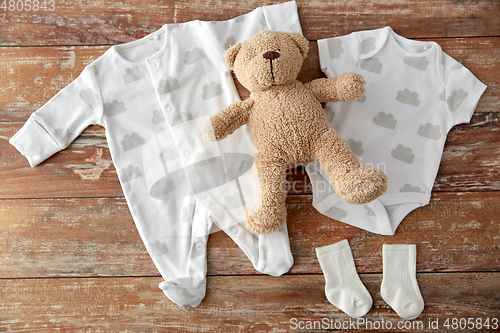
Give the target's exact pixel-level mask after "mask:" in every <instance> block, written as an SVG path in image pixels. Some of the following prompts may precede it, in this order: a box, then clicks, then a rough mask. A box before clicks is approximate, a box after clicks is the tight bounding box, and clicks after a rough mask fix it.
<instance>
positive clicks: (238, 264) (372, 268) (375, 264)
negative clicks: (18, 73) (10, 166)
mask: <svg viewBox="0 0 500 333" xmlns="http://www.w3.org/2000/svg"><path fill="white" fill-rule="evenodd" d="M499 198H500V192H479V193H439V194H435V195H433V197H432V200H431V203H430V204H429V205H428V206H426V207H423V208H420V209H418V210H416V211H414V212H412V213H411V214H410V215H409V216H408V217H407V218H406V219H405V220H404V221H403V223H402V224H401V226H400V227H399V229H398V231H397V232H396V235H395V236H392V237H389V236H380V235H375V234H372V233H369V232H366V231H362V230H360V229H357V228H354V227H351V226H348V225H346V224H343V223H340V222H337V221H335V220H332V219H329V218H327V217H325V216H323V215H321V214H319V213H318V212H317V211H316V210H315V209H314V208H313V207H312V205H311V197H310V196H290V197H289V198H288V200H287V208H288V229H289V234H290V242H291V247H292V252H293V255H294V258H295V265H294V267H293V268H292V270H291V271H290V272H291V273H292V274H304V273H319V272H320V268H319V265H318V261H317V258H316V255H315V252H314V249H315V248H316V247H319V246H324V245H328V244H332V243H334V242H337V241H340V240H342V239H345V238H347V239H348V240H349V242H350V244H351V247H352V249H353V253H354V258H355V259H356V263H357V267H358V271H360V272H364V273H374V272H376V273H379V272H381V271H382V257H381V255H382V245H381V244H383V243H395V244H397V243H403V244H417V249H418V250H417V252H418V260H417V263H418V266H417V268H418V270H419V271H422V272H423V271H425V272H435V271H449V272H455V271H500V256H499V254H500V252H499V251H500V250H499V249H500V238H499V237H498V235H500V224H499V223H498V216H499V215H500V206H499V205H498V200H499ZM0 264H1V267H2V269H1V270H0V278H24V277H54V276H72V277H78V276H139V275H158V272H157V270H156V268H155V267H154V265H153V263H152V261H151V259H150V258H149V256H148V254H147V253H146V251H145V249H144V246H143V244H142V241H141V240H140V238H139V235H138V233H137V231H136V229H135V226H134V223H133V221H132V218H131V216H130V213H129V211H128V208H127V206H126V203H125V200H124V199H119V198H108V199H94V198H90V199H49V200H45V199H43V200H0ZM208 274H209V275H228V274H258V273H257V272H256V271H255V270H254V268H253V266H252V265H251V263H250V262H249V260H248V259H247V258H246V256H245V255H244V254H243V252H242V251H241V250H240V249H239V248H238V247H237V246H236V245H235V244H234V242H233V241H232V240H231V239H230V238H229V237H228V236H227V235H225V234H224V233H223V232H216V233H213V234H211V235H210V237H209V244H208Z"/></svg>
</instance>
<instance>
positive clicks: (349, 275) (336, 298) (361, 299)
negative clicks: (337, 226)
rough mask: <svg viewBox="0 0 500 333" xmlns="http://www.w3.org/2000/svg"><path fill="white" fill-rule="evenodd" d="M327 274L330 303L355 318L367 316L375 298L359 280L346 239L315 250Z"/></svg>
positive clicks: (326, 287)
mask: <svg viewBox="0 0 500 333" xmlns="http://www.w3.org/2000/svg"><path fill="white" fill-rule="evenodd" d="M316 255H317V256H318V260H319V264H320V265H321V269H322V270H323V274H324V275H325V280H326V286H325V293H326V298H328V301H330V303H332V304H333V305H335V306H336V307H338V308H339V309H340V310H342V311H344V312H345V313H347V314H348V315H349V316H351V317H353V318H359V317H362V316H364V315H365V314H366V313H368V311H370V309H371V307H372V298H371V296H370V294H369V293H368V290H366V288H365V286H364V285H363V283H362V282H361V280H360V279H359V276H358V274H357V273H356V267H355V266H354V259H353V258H352V252H351V248H350V247H349V243H348V242H347V239H344V240H343V241H340V242H338V243H335V244H331V245H328V246H323V247H319V248H316Z"/></svg>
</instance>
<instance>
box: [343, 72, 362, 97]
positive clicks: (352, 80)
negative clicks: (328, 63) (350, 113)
mask: <svg viewBox="0 0 500 333" xmlns="http://www.w3.org/2000/svg"><path fill="white" fill-rule="evenodd" d="M365 84H366V82H365V80H364V79H363V76H361V75H360V74H358V73H352V72H351V73H344V74H342V75H340V76H339V77H338V78H337V81H336V85H337V98H338V100H339V101H341V102H352V101H355V100H357V99H358V98H359V97H361V96H362V95H363V94H364V93H365V87H364V85H365Z"/></svg>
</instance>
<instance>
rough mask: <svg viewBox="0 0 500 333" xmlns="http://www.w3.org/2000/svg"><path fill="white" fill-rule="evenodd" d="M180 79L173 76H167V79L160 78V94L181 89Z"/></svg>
mask: <svg viewBox="0 0 500 333" xmlns="http://www.w3.org/2000/svg"><path fill="white" fill-rule="evenodd" d="M180 87H181V86H180V85H179V80H177V79H175V78H173V77H167V78H166V79H162V80H160V82H159V83H158V94H160V95H165V94H167V93H169V92H172V91H174V90H177V89H179V88H180Z"/></svg>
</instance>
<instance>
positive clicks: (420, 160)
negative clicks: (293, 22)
mask: <svg viewBox="0 0 500 333" xmlns="http://www.w3.org/2000/svg"><path fill="white" fill-rule="evenodd" d="M318 48H319V55H320V63H321V68H322V70H323V71H324V72H325V74H326V75H327V76H328V77H333V76H338V75H340V74H342V73H344V72H351V71H352V72H356V73H359V74H361V75H363V77H364V79H365V80H366V86H365V88H366V93H365V94H364V95H363V96H362V97H361V98H359V99H358V100H357V101H354V102H350V103H328V104H327V105H326V108H325V112H326V113H327V116H328V120H329V122H330V125H331V126H332V127H333V128H335V130H337V131H338V133H339V134H340V135H341V136H342V138H344V140H346V141H347V143H348V144H349V146H350V147H351V149H352V150H353V152H354V153H355V154H356V156H357V157H358V159H359V161H360V163H361V164H362V165H365V166H373V167H376V168H378V169H380V170H382V171H384V172H386V174H387V177H388V190H387V192H386V193H385V194H384V195H383V196H381V197H379V198H378V199H377V200H375V201H373V202H371V203H369V204H367V205H350V204H347V203H345V202H343V201H341V200H340V198H339V197H338V196H337V195H336V194H335V193H334V190H333V188H332V187H331V186H330V185H329V183H328V179H327V178H326V177H325V175H324V174H323V172H322V171H321V168H320V167H319V165H318V163H317V161H316V162H313V163H311V164H309V165H308V166H307V171H308V174H309V177H310V178H311V182H312V185H313V191H314V200H313V205H314V206H315V207H316V208H317V209H318V211H320V212H321V213H323V214H325V215H327V216H330V217H332V218H334V219H337V220H340V221H342V222H345V223H348V224H351V225H354V226H357V227H359V228H362V229H365V230H368V231H371V232H374V233H378V234H383V235H392V234H394V232H395V231H396V228H397V227H398V225H399V224H400V222H401V221H402V220H403V218H404V217H405V216H406V215H407V214H408V213H410V212H411V211H412V210H414V209H415V208H417V207H420V206H423V205H426V204H427V203H429V200H430V195H431V190H432V187H433V184H434V180H435V178H436V174H437V171H438V168H439V163H440V161H441V155H442V152H443V147H444V143H445V140H446V135H447V133H448V131H449V130H450V129H451V128H452V127H453V126H454V125H457V124H460V123H467V122H469V121H470V119H471V117H472V114H473V112H474V109H475V108H476V105H477V103H478V100H479V98H480V97H481V95H482V93H483V92H484V90H485V89H486V86H485V85H484V84H483V83H481V82H480V81H479V80H478V79H477V78H476V77H475V76H474V75H473V74H472V73H471V72H470V71H469V70H468V69H467V68H465V67H464V66H463V65H461V64H460V63H459V62H457V61H456V60H454V59H453V58H451V57H450V56H449V55H447V54H446V53H444V52H443V51H442V50H441V47H440V46H439V45H438V44H437V43H435V42H422V41H414V40H409V39H406V38H403V37H401V36H399V35H397V34H396V33H395V32H394V31H393V30H392V29H391V28H390V27H385V28H382V29H377V30H370V31H360V32H353V33H351V34H350V35H347V36H342V37H336V38H329V39H323V40H319V41H318Z"/></svg>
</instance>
